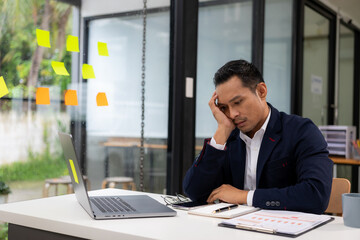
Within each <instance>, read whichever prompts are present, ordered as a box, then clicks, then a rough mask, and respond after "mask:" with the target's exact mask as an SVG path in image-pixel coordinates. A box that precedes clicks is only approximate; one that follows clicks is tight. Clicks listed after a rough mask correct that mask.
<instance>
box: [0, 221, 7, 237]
mask: <svg viewBox="0 0 360 240" xmlns="http://www.w3.org/2000/svg"><path fill="white" fill-rule="evenodd" d="M7 239H8V224H7V223H3V224H0V240H7Z"/></svg>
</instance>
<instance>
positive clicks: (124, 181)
mask: <svg viewBox="0 0 360 240" xmlns="http://www.w3.org/2000/svg"><path fill="white" fill-rule="evenodd" d="M116 184H121V185H122V188H123V189H128V190H129V189H130V188H131V190H136V186H135V183H134V179H133V178H131V177H108V178H105V179H104V181H103V182H102V185H101V187H102V188H106V185H108V186H109V188H115V185H116Z"/></svg>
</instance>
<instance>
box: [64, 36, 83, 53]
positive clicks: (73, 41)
mask: <svg viewBox="0 0 360 240" xmlns="http://www.w3.org/2000/svg"><path fill="white" fill-rule="evenodd" d="M66 51H69V52H80V51H79V39H78V37H75V36H72V35H69V36H68V37H67V39H66Z"/></svg>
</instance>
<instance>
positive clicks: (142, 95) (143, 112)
mask: <svg viewBox="0 0 360 240" xmlns="http://www.w3.org/2000/svg"><path fill="white" fill-rule="evenodd" d="M146 3H147V0H144V7H143V11H142V16H143V36H142V37H143V38H142V58H141V65H142V66H141V138H140V191H142V192H143V191H144V158H145V150H144V126H145V53H146V10H147V6H146Z"/></svg>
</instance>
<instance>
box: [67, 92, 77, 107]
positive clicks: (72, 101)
mask: <svg viewBox="0 0 360 240" xmlns="http://www.w3.org/2000/svg"><path fill="white" fill-rule="evenodd" d="M65 105H66V106H77V105H78V99H77V94H76V90H70V89H69V90H67V91H66V93H65Z"/></svg>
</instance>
